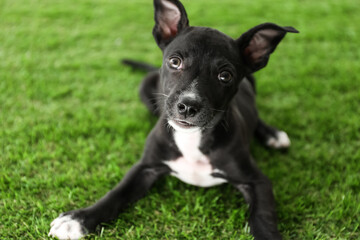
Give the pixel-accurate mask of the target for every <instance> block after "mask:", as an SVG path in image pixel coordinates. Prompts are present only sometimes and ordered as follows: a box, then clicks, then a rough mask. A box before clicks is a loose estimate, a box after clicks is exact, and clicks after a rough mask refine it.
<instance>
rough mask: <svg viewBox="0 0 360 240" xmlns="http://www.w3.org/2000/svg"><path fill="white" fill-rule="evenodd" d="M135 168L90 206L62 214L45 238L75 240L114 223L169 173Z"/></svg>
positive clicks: (146, 166) (158, 167) (149, 167)
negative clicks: (100, 225) (102, 224)
mask: <svg viewBox="0 0 360 240" xmlns="http://www.w3.org/2000/svg"><path fill="white" fill-rule="evenodd" d="M143 162H144V161H142V162H140V163H138V164H136V165H135V166H133V167H132V168H131V170H130V171H129V172H128V173H127V174H126V176H125V177H124V179H123V180H122V181H121V182H120V183H119V184H118V185H117V186H116V187H115V188H114V189H112V190H111V191H110V192H108V193H107V194H106V195H105V196H104V197H103V198H102V199H100V200H99V201H98V202H97V203H95V204H94V205H92V206H90V207H87V208H83V209H78V210H74V211H70V212H66V213H62V214H61V215H60V216H59V217H58V218H56V219H55V220H54V221H53V222H52V223H51V230H50V233H49V236H52V237H58V238H59V239H79V238H81V237H83V236H84V235H86V234H87V233H90V232H93V231H94V230H95V228H96V226H97V225H99V224H100V223H105V222H109V221H111V220H113V219H115V218H116V217H117V216H118V215H119V213H120V212H121V211H122V210H123V209H124V208H126V207H127V206H128V205H129V204H130V203H133V202H134V201H136V200H138V199H140V198H141V197H143V196H144V195H145V194H146V193H147V191H148V190H149V189H150V187H151V186H152V184H153V183H154V182H155V181H156V180H157V179H158V178H159V177H160V176H162V175H165V174H168V173H169V172H170V169H169V168H168V167H167V166H166V165H162V164H159V165H149V164H145V163H143Z"/></svg>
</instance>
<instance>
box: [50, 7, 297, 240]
mask: <svg viewBox="0 0 360 240" xmlns="http://www.w3.org/2000/svg"><path fill="white" fill-rule="evenodd" d="M154 7H155V26H154V29H153V35H154V38H155V41H156V43H157V45H158V46H159V48H160V49H161V50H162V52H163V64H162V67H161V68H160V69H159V70H155V69H153V68H152V67H148V66H147V65H139V64H137V63H133V62H129V61H128V62H127V63H128V64H131V65H134V66H142V67H144V66H145V68H147V69H150V70H155V71H152V72H151V73H149V74H148V76H147V77H146V78H145V79H144V80H143V83H142V85H141V87H140V96H141V99H142V101H143V102H144V103H145V105H146V106H147V107H148V108H149V110H150V111H151V112H152V113H153V114H155V115H157V116H158V117H159V120H158V122H157V124H156V126H155V127H154V128H153V130H152V131H151V133H150V134H149V136H148V138H147V141H146V145H145V149H144V153H143V156H142V158H141V159H140V161H139V162H138V163H137V164H135V165H134V166H133V167H132V168H131V170H130V171H129V172H128V173H127V174H126V176H125V177H124V179H122V181H121V182H120V183H119V184H118V185H117V186H116V187H115V188H114V189H112V190H111V191H110V192H108V193H107V194H106V195H105V196H104V197H103V198H102V199H100V200H99V201H98V202H97V203H95V204H94V205H92V206H90V207H87V208H83V209H78V210H74V211H70V212H66V213H63V214H61V215H60V216H59V217H58V218H56V219H55V220H54V221H53V222H52V223H51V230H50V233H49V236H53V237H58V238H60V239H78V238H81V237H83V236H84V235H86V234H87V233H91V232H93V231H94V230H95V228H96V226H97V225H99V224H101V223H105V222H109V221H111V220H113V219H115V218H116V217H117V216H118V215H119V213H120V212H121V211H122V210H123V209H125V208H126V207H127V206H128V205H129V204H130V203H133V202H135V201H136V200H138V199H139V198H141V197H143V196H144V195H145V194H146V193H147V192H148V190H149V189H150V187H151V186H152V185H153V183H154V182H155V181H156V180H158V179H159V178H160V177H161V176H164V175H172V176H175V177H177V178H179V179H180V180H181V181H183V182H185V183H188V184H192V185H196V186H199V187H211V186H215V185H218V184H223V183H230V184H231V185H233V186H234V187H235V189H237V190H238V191H240V192H241V193H242V194H243V195H244V198H245V200H246V202H247V203H248V204H249V206H250V207H249V210H250V217H249V225H250V230H251V233H252V234H253V236H254V237H255V239H281V235H280V233H279V231H278V229H277V220H276V218H277V217H276V213H275V201H274V196H273V192H272V186H271V183H270V181H269V179H268V178H267V177H266V176H265V175H264V174H263V173H262V172H261V171H260V170H259V168H258V167H257V166H256V164H255V161H254V159H253V158H252V157H251V154H250V152H249V145H250V142H251V139H252V137H253V136H256V137H257V138H258V139H259V140H260V141H261V142H262V143H264V144H265V145H267V146H270V147H274V148H286V147H289V146H290V140H289V138H288V137H287V135H286V133H285V132H282V131H278V130H276V129H275V128H273V127H270V126H268V125H266V124H265V123H264V122H263V121H261V120H260V119H259V117H258V113H257V110H256V106H255V87H254V79H253V77H252V76H251V74H252V73H253V72H255V71H257V70H259V69H261V68H263V67H265V65H266V64H267V62H268V60H269V57H270V54H271V53H272V52H273V51H274V50H275V48H276V46H277V45H278V44H279V43H280V41H281V40H282V39H283V38H284V36H285V34H286V33H288V32H290V33H297V32H298V31H297V30H296V29H294V28H292V27H280V26H277V25H275V24H272V23H264V24H261V25H258V26H256V27H254V28H252V29H250V30H249V31H247V32H245V33H244V34H242V35H241V36H240V37H239V38H238V39H232V38H230V37H228V36H227V35H225V34H223V33H221V32H219V31H217V30H214V29H211V28H205V27H191V26H189V21H188V18H187V14H186V12H185V9H184V7H183V5H182V4H181V3H180V2H179V1H177V0H154Z"/></svg>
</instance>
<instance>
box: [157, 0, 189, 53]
mask: <svg viewBox="0 0 360 240" xmlns="http://www.w3.org/2000/svg"><path fill="white" fill-rule="evenodd" d="M154 8H155V16H154V18H155V26H154V29H153V35H154V38H155V41H156V43H157V44H158V46H159V47H160V48H161V49H162V50H163V49H164V48H165V47H166V46H167V45H168V44H169V43H170V42H171V41H172V40H173V39H174V38H175V37H176V36H177V35H178V34H179V32H181V31H182V30H183V29H184V28H186V27H188V26H189V20H188V18H187V15H186V11H185V8H184V6H183V5H182V4H181V2H180V1H178V0H154Z"/></svg>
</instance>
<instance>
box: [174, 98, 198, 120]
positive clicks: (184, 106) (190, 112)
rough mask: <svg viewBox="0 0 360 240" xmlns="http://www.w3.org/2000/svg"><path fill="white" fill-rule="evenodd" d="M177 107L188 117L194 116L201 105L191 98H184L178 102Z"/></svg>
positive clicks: (180, 112)
mask: <svg viewBox="0 0 360 240" xmlns="http://www.w3.org/2000/svg"><path fill="white" fill-rule="evenodd" d="M177 109H178V112H179V114H180V115H182V116H184V117H185V118H186V117H194V116H195V115H196V114H197V113H198V112H199V109H200V107H199V105H198V104H197V103H196V102H194V101H190V100H189V99H183V100H182V101H181V102H179V103H178V104H177Z"/></svg>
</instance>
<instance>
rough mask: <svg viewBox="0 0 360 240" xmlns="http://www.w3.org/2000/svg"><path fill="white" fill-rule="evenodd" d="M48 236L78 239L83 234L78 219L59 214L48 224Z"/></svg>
mask: <svg viewBox="0 0 360 240" xmlns="http://www.w3.org/2000/svg"><path fill="white" fill-rule="evenodd" d="M50 226H51V229H50V232H49V235H48V236H49V237H57V238H58V239H66V240H67V239H71V240H72V239H80V238H82V237H84V236H85V234H84V233H83V231H82V227H81V224H80V223H79V221H77V220H75V219H72V218H71V216H69V215H68V216H61V215H60V216H59V217H58V218H56V219H54V221H52V222H51V224H50Z"/></svg>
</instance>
